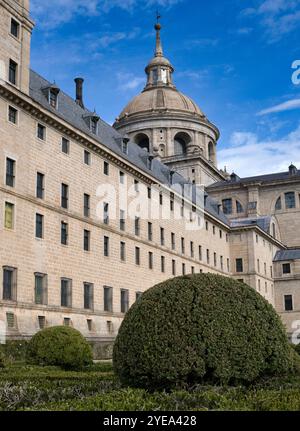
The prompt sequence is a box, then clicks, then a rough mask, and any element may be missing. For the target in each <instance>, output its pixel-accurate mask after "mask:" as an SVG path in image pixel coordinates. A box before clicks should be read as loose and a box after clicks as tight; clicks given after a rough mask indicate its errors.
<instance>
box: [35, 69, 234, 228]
mask: <svg viewBox="0 0 300 431" xmlns="http://www.w3.org/2000/svg"><path fill="white" fill-rule="evenodd" d="M49 86H51V83H50V82H48V81H47V80H46V79H44V78H43V77H41V76H40V75H39V74H37V73H36V72H34V71H31V73H30V97H31V98H32V99H33V100H34V101H35V102H37V103H39V104H40V105H41V106H42V107H43V108H44V109H46V110H48V111H50V112H52V113H53V114H54V115H56V116H57V117H59V118H61V119H62V120H64V121H66V122H67V123H69V124H70V125H72V126H74V127H75V128H77V129H78V130H80V131H81V132H83V133H85V134H86V135H88V136H90V137H91V138H92V139H95V140H97V141H98V142H99V143H100V144H102V145H103V146H105V147H107V148H108V149H109V150H111V151H112V152H114V153H115V154H117V155H118V156H119V157H121V158H123V159H125V160H127V161H128V162H130V163H132V164H134V165H135V166H136V167H137V168H139V169H140V170H142V171H144V172H145V174H148V175H150V176H152V177H154V178H155V179H156V180H157V181H158V182H159V183H162V184H164V185H166V186H168V187H171V184H170V177H171V175H170V174H171V170H170V169H169V168H168V167H167V166H166V165H165V164H163V163H162V162H160V161H159V160H157V159H154V160H153V162H152V167H151V170H150V169H149V167H148V156H149V154H148V153H146V152H145V150H143V149H141V148H140V147H139V146H138V145H136V144H135V143H133V142H130V143H129V144H128V153H127V154H124V152H123V151H122V146H121V142H122V135H121V134H120V133H119V132H117V131H116V130H115V129H114V128H113V127H111V126H110V125H109V124H107V123H106V122H105V121H103V120H102V119H101V118H100V119H99V123H98V128H97V134H96V135H95V134H94V133H92V132H91V130H90V128H89V127H88V124H87V123H86V121H85V119H84V118H85V117H87V116H93V115H95V113H94V112H91V111H89V110H87V109H84V108H82V107H80V106H79V105H78V104H77V103H76V101H75V100H74V99H72V98H71V97H70V96H68V95H67V94H66V93H64V92H63V91H60V92H59V96H58V105H57V109H55V108H53V107H52V106H51V105H50V104H49V102H48V99H47V96H46V95H45V92H44V91H43V89H45V88H48V87H49ZM188 183H189V182H188V180H187V179H186V178H184V177H182V176H181V175H180V174H178V173H175V174H173V176H172V184H181V185H184V184H188ZM205 209H206V211H207V212H208V213H209V214H211V215H212V216H214V217H216V218H217V219H219V220H220V221H221V222H223V223H225V224H226V225H228V226H229V221H228V219H227V217H226V216H225V215H224V214H223V213H222V212H220V211H219V210H218V204H217V203H216V202H215V201H214V200H213V199H211V198H210V197H207V199H206V207H205Z"/></svg>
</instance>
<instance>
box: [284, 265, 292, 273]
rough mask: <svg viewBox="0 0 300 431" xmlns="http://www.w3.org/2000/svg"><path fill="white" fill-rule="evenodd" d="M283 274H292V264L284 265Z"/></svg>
mask: <svg viewBox="0 0 300 431" xmlns="http://www.w3.org/2000/svg"><path fill="white" fill-rule="evenodd" d="M282 273H283V274H290V273H291V264H290V263H284V264H283V265H282Z"/></svg>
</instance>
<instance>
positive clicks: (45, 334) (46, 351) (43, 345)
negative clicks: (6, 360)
mask: <svg viewBox="0 0 300 431" xmlns="http://www.w3.org/2000/svg"><path fill="white" fill-rule="evenodd" d="M27 361H28V362H29V363H30V364H36V365H58V366H60V367H62V368H64V369H81V368H83V367H86V366H88V365H91V364H92V361H93V355H92V349H91V347H90V345H89V344H88V342H87V341H86V340H85V338H84V337H83V336H82V335H81V333H80V332H79V331H77V330H76V329H74V328H71V327H68V326H54V327H52V328H46V329H43V330H42V331H39V332H38V333H37V334H36V335H34V336H33V337H32V339H31V340H30V342H29V343H28V347H27Z"/></svg>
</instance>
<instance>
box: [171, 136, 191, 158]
mask: <svg viewBox="0 0 300 431" xmlns="http://www.w3.org/2000/svg"><path fill="white" fill-rule="evenodd" d="M190 142H191V138H190V136H189V135H188V134H187V133H183V132H181V133H177V135H176V136H175V138H174V154H175V155H176V156H180V155H183V154H186V151H187V146H188V144H189V143H190Z"/></svg>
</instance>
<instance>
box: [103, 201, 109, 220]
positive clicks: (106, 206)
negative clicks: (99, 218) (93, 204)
mask: <svg viewBox="0 0 300 431" xmlns="http://www.w3.org/2000/svg"><path fill="white" fill-rule="evenodd" d="M103 223H104V224H109V204H108V203H107V202H104V203H103Z"/></svg>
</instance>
